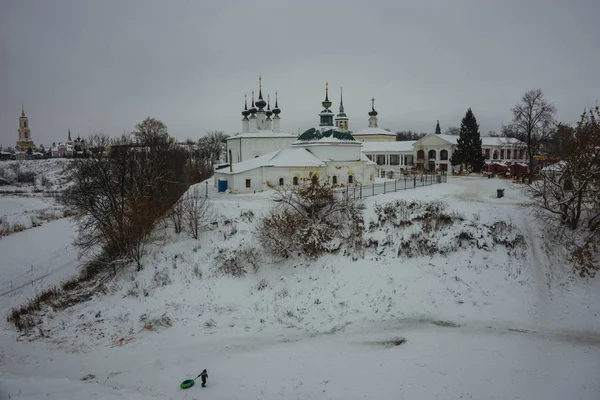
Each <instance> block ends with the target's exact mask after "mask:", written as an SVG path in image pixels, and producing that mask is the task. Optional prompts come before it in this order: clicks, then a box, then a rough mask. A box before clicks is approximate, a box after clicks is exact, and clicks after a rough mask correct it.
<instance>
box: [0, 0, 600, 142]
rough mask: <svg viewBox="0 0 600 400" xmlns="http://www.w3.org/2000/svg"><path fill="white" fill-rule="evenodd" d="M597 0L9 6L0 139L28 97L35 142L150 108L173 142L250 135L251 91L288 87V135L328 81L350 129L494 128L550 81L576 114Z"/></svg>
mask: <svg viewBox="0 0 600 400" xmlns="http://www.w3.org/2000/svg"><path fill="white" fill-rule="evenodd" d="M599 16H600V1H598V0H570V1H567V0H563V1H559V0H502V1H500V0H496V1H492V0H438V1H433V0H411V1H405V0H388V1H375V0H370V1H354V0H346V1H341V0H340V1H312V0H311V1H309V0H302V1H283V0H273V1H228V0H222V1H200V0H193V1H192V0H182V1H174V0H169V1H167V0H161V1H150V0H114V1H113V0H94V1H92V0H72V1H65V0H39V1H31V0H2V1H0V144H2V145H4V146H7V145H8V146H14V144H15V140H16V138H17V127H18V117H19V113H20V109H21V101H23V102H24V104H25V110H26V112H27V116H28V117H29V121H30V126H31V129H32V136H33V139H34V140H35V142H36V144H40V143H43V144H46V145H47V144H49V143H51V142H53V141H62V140H65V139H66V134H67V130H68V129H71V132H72V133H73V134H74V135H75V136H76V135H77V134H81V135H82V136H84V135H87V134H90V133H92V132H104V133H108V134H111V135H117V134H120V133H122V132H124V131H131V130H132V129H133V127H134V126H135V124H136V123H138V122H139V121H141V120H143V119H144V118H146V117H148V116H152V117H155V118H158V119H161V120H162V121H163V122H165V124H166V125H167V126H168V128H169V132H170V134H171V135H172V136H175V137H177V138H178V139H185V138H194V139H197V138H199V137H200V136H202V135H204V134H205V133H206V132H207V131H210V130H223V131H225V133H228V134H233V133H235V132H239V130H240V129H241V115H240V111H241V109H242V107H243V101H244V93H247V94H248V95H250V92H251V91H252V90H253V89H254V90H258V76H259V75H262V77H263V93H264V94H265V97H266V94H267V93H271V96H272V97H273V96H274V93H275V91H278V92H279V103H280V104H279V106H280V108H281V109H282V113H281V118H282V119H281V126H282V129H283V130H284V131H287V132H292V133H297V132H298V130H304V129H307V128H309V127H311V126H314V125H317V124H318V116H317V114H318V113H319V112H320V111H321V104H320V102H321V101H322V100H323V97H324V87H325V82H326V81H329V87H330V98H331V99H332V100H333V109H334V111H336V112H337V109H338V107H339V88H340V87H341V86H343V88H344V106H345V109H346V113H347V114H348V117H349V118H350V129H354V130H356V129H360V128H363V127H366V125H367V120H368V115H367V112H368V111H369V109H370V99H371V97H375V99H376V101H375V108H376V109H377V111H378V112H379V126H380V127H381V128H389V129H392V130H393V131H398V130H408V129H411V130H414V131H419V132H432V131H433V130H434V128H435V123H436V120H438V119H439V120H440V124H441V126H442V130H445V129H446V128H448V127H449V126H452V125H454V126H458V125H460V120H461V118H462V117H463V116H464V113H465V111H466V109H467V108H468V107H471V108H472V109H473V112H474V113H475V116H476V117H477V120H478V122H479V124H480V127H481V132H482V133H485V132H487V131H488V130H492V129H493V130H497V131H499V130H500V125H501V124H502V123H508V122H509V121H510V119H511V114H510V108H511V107H512V106H513V105H514V104H515V103H516V102H517V101H518V100H519V98H520V97H521V96H522V95H523V93H524V92H525V91H527V90H528V89H533V88H541V89H543V91H544V94H545V96H546V98H547V99H548V100H550V101H552V102H554V104H555V105H556V107H557V109H558V115H557V117H558V119H560V120H562V121H567V122H574V121H576V120H577V119H578V117H579V115H580V114H581V112H582V111H583V109H584V107H589V106H593V105H595V104H596V100H599V99H600V75H599V71H600V52H599V51H598V48H599V44H600V23H599V21H600V20H599Z"/></svg>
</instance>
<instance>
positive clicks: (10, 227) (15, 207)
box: [0, 195, 72, 237]
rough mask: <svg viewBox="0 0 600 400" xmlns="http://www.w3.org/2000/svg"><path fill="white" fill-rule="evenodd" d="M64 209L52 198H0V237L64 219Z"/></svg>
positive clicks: (12, 196) (11, 196) (5, 196)
mask: <svg viewBox="0 0 600 400" xmlns="http://www.w3.org/2000/svg"><path fill="white" fill-rule="evenodd" d="M67 215H72V213H68V212H67V213H65V208H64V207H63V206H61V205H60V204H58V203H57V202H56V201H55V199H54V198H52V197H41V196H30V197H23V196H14V195H10V196H7V195H4V196H0V237H2V236H7V235H10V234H13V233H14V232H19V231H22V230H25V229H30V228H33V227H36V226H40V225H42V224H44V223H46V222H49V221H54V220H57V219H61V218H64V217H65V216H67Z"/></svg>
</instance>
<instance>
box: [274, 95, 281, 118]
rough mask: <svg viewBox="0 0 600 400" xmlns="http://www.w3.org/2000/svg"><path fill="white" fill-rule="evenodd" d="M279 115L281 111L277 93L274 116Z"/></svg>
mask: <svg viewBox="0 0 600 400" xmlns="http://www.w3.org/2000/svg"><path fill="white" fill-rule="evenodd" d="M279 113H281V110H280V109H279V105H278V104H277V92H275V108H274V109H273V114H275V116H278V115H279Z"/></svg>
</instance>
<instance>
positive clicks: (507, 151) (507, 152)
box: [506, 149, 510, 160]
mask: <svg viewBox="0 0 600 400" xmlns="http://www.w3.org/2000/svg"><path fill="white" fill-rule="evenodd" d="M506 158H508V159H509V160H510V149H508V150H506Z"/></svg>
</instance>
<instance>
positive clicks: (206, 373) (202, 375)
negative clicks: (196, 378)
mask: <svg viewBox="0 0 600 400" xmlns="http://www.w3.org/2000/svg"><path fill="white" fill-rule="evenodd" d="M200 377H201V378H202V387H206V380H207V379H208V372H206V370H205V369H204V370H202V373H201V374H200Z"/></svg>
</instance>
